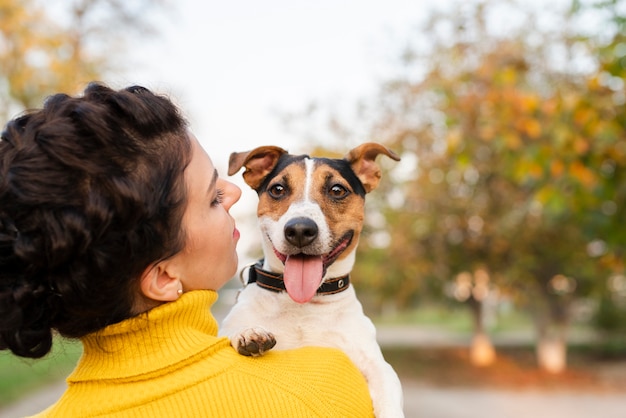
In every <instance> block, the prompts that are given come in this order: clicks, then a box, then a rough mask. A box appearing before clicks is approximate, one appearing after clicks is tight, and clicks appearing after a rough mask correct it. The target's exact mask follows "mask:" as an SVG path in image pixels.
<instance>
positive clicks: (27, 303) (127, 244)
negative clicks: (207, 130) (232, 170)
mask: <svg viewBox="0 0 626 418" xmlns="http://www.w3.org/2000/svg"><path fill="white" fill-rule="evenodd" d="M239 196H240V190H239V189H238V188H237V187H236V186H235V185H233V184H231V183H229V182H227V181H225V180H223V179H221V178H219V176H218V175H217V172H216V170H215V168H214V166H213V164H212V162H211V160H210V158H209V156H208V155H207V154H206V152H205V151H204V150H203V149H202V147H201V146H200V144H199V143H198V141H197V139H196V138H195V137H194V135H193V134H192V133H191V132H190V131H189V130H188V127H187V124H186V122H185V120H184V119H183V117H182V116H181V114H180V112H179V111H178V109H177V108H176V107H175V105H173V104H172V102H171V101H170V100H168V99H167V98H165V97H162V96H159V95H155V94H153V93H152V92H150V91H149V90H147V89H145V88H142V87H130V88H127V89H125V90H120V91H114V90H112V89H110V88H108V87H106V86H103V85H99V84H92V85H90V86H88V87H87V89H86V90H85V92H84V94H83V96H82V97H69V96H67V95H62V94H58V95H55V96H52V97H50V98H49V99H48V100H47V101H46V103H45V105H44V107H43V109H41V110H37V111H31V112H28V113H26V114H25V115H23V116H21V117H18V118H17V119H15V120H12V121H10V122H9V123H8V124H7V126H6V129H5V131H4V132H3V133H2V140H1V141H0V348H2V349H10V350H11V351H12V352H13V353H14V354H16V355H18V356H22V357H32V358H38V357H42V356H44V355H45V354H46V353H48V352H49V350H50V347H51V345H52V342H53V334H54V333H55V332H58V333H59V334H61V335H63V336H65V337H69V338H80V340H81V341H82V343H83V348H84V349H83V356H82V357H81V359H80V361H79V363H78V365H77V367H76V369H75V370H74V371H73V372H72V374H71V375H70V376H69V377H68V379H67V382H68V389H67V391H66V392H65V393H64V394H63V396H62V397H61V398H60V400H59V401H58V402H57V403H55V404H54V405H52V406H51V407H50V408H48V409H47V410H46V411H44V412H42V413H41V414H39V415H38V416H44V417H89V416H107V417H161V416H163V417H165V416H167V417H174V416H177V417H205V416H206V417H209V416H211V417H248V416H250V417H252V416H254V417H264V416H267V417H334V416H336V417H362V416H369V417H371V416H372V407H371V400H370V398H369V395H368V393H367V386H366V384H365V381H364V379H363V377H362V376H361V375H360V373H359V372H358V370H357V369H356V368H355V367H354V366H353V365H352V363H350V362H349V360H348V359H347V357H345V356H344V355H343V353H341V352H338V351H336V350H332V349H323V348H304V349H299V350H293V351H285V352H270V353H268V354H267V355H265V356H263V357H261V358H249V357H243V356H240V355H238V354H237V353H236V352H235V350H234V349H232V347H230V345H229V343H228V341H227V339H226V338H218V337H217V323H216V321H215V319H214V318H213V316H212V315H211V313H210V307H211V305H212V304H213V303H214V302H215V301H216V299H217V293H216V290H217V289H219V288H220V287H221V286H222V285H223V284H224V283H225V282H226V281H228V280H229V279H230V277H232V275H233V274H234V273H235V271H236V268H237V254H236V252H235V250H236V245H237V241H238V239H239V232H238V231H237V229H236V227H235V222H234V220H233V218H232V217H231V216H230V214H229V212H228V211H229V209H230V207H231V206H232V205H233V204H234V203H235V202H237V200H238V199H239Z"/></svg>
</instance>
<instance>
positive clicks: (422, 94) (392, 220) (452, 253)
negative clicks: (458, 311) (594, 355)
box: [332, 0, 626, 372]
mask: <svg viewBox="0 0 626 418" xmlns="http://www.w3.org/2000/svg"><path fill="white" fill-rule="evenodd" d="M622 3H623V2H620V1H617V0H612V1H605V2H602V3H601V4H600V3H598V4H587V5H585V7H583V6H582V5H581V4H579V3H578V2H573V3H572V7H571V8H570V9H569V10H558V9H554V10H551V9H549V8H542V10H541V11H539V12H537V11H536V10H534V9H533V8H532V6H531V5H529V4H527V3H523V2H516V1H513V0H511V1H504V2H503V1H499V2H496V1H478V2H458V3H455V5H454V6H453V7H451V8H450V10H448V11H444V12H435V13H433V14H432V15H431V16H430V18H429V19H428V20H427V23H426V25H425V26H424V27H422V28H421V30H420V31H418V33H417V35H416V37H415V39H413V40H412V42H411V43H410V45H409V47H407V48H406V50H405V51H404V52H403V53H402V54H401V58H402V63H401V68H402V69H401V72H400V73H399V74H398V75H397V76H395V77H393V78H392V79H391V80H389V81H388V82H386V83H384V84H383V86H382V88H381V90H380V94H379V96H378V97H377V98H376V100H374V101H372V102H371V103H370V104H369V105H368V106H365V107H366V109H364V105H361V106H360V112H361V114H362V115H364V117H365V118H366V119H365V120H367V121H368V122H365V123H364V124H368V126H369V128H368V130H369V133H368V134H367V136H369V138H368V139H370V140H371V139H373V140H379V141H382V142H385V143H386V144H388V145H390V146H391V147H392V148H393V149H394V150H396V151H397V152H399V153H400V154H401V155H402V157H403V161H404V162H405V163H404V164H401V165H400V166H399V167H398V168H397V169H394V168H391V169H390V172H389V174H390V176H391V178H392V180H393V182H392V184H388V185H385V183H386V182H383V184H382V186H381V187H383V188H385V187H386V188H387V190H385V191H384V192H383V193H385V192H386V197H387V199H386V200H379V201H372V200H370V201H369V203H368V205H369V213H368V215H367V216H368V219H374V222H371V221H370V222H369V224H368V226H367V230H366V233H365V234H364V240H363V242H362V244H361V245H360V247H359V250H360V255H359V256H358V258H357V260H358V263H357V266H356V272H355V276H357V277H359V280H364V279H366V278H370V280H371V281H370V283H369V285H370V286H371V287H372V288H373V289H375V291H376V294H378V295H381V297H392V298H395V299H396V301H397V302H398V303H399V304H401V305H402V304H408V303H410V302H411V301H413V300H415V298H417V297H419V294H420V292H424V291H427V290H429V289H430V290H435V291H441V292H442V293H447V294H448V295H450V296H453V297H455V298H456V299H457V300H459V301H465V302H467V303H468V306H470V308H471V310H472V312H473V314H474V318H475V324H476V334H477V338H476V339H475V341H478V342H481V343H482V345H483V347H482V348H483V349H485V347H486V349H487V351H488V350H489V348H490V347H489V344H488V343H487V344H486V345H485V335H484V327H483V323H482V317H483V308H484V302H485V301H486V300H487V299H488V298H489V297H490V295H491V294H492V292H493V291H494V290H495V289H498V290H499V292H500V293H501V294H505V295H509V296H510V297H512V298H515V299H516V300H517V301H518V302H520V303H524V304H525V305H526V306H528V307H529V309H530V311H531V312H532V313H533V315H534V317H535V319H536V321H535V323H536V325H537V331H538V332H537V334H538V343H537V353H538V360H539V364H540V366H541V367H542V368H544V369H546V370H550V371H553V372H559V371H561V370H563V369H564V367H565V366H566V334H567V328H568V325H569V322H570V319H571V311H572V303H573V302H574V301H576V300H579V299H580V298H588V297H593V296H597V295H598V294H599V293H602V289H606V288H607V286H606V278H607V277H609V275H610V272H614V273H620V272H623V269H624V266H623V262H622V256H623V252H624V245H625V244H626V231H624V230H623V228H621V229H620V225H619V222H620V220H621V219H624V211H625V210H626V209H625V208H626V205H625V204H624V203H625V202H624V198H625V195H626V178H625V177H624V173H625V171H624V169H625V168H626V130H625V124H624V122H625V118H626V112H625V110H626V109H624V104H625V102H626V100H625V90H624V75H625V74H624V71H625V70H624V69H625V64H626V58H625V56H626V43H625V42H624V33H625V32H624V31H623V30H622V29H623V22H624V19H623V17H622V16H620V15H619V13H618V11H619V10H621V9H620V8H619V7H618V5H621V6H623V4H622ZM598 12H602V13H598ZM590 13H591V14H594V16H596V17H597V16H600V18H601V19H603V20H604V21H606V22H607V23H609V22H612V23H613V24H614V28H613V30H611V29H610V27H609V25H607V26H606V27H605V28H604V30H603V31H602V34H601V36H597V35H598V33H597V29H598V28H597V27H596V28H592V29H595V30H596V33H594V34H588V33H584V32H583V30H582V29H583V28H584V27H585V26H584V24H582V23H584V21H585V18H587V17H588V16H589V14H590ZM539 14H540V15H539ZM542 22H543V24H542ZM620 25H621V26H620ZM332 124H333V126H335V127H337V126H339V128H338V129H336V131H337V132H340V133H341V135H342V136H343V137H345V136H346V134H345V132H346V131H349V129H347V128H346V126H341V124H340V123H338V122H337V120H336V118H333V120H332ZM376 193H377V194H380V193H381V192H380V191H377V192H376ZM380 214H384V216H383V217H381V216H380ZM487 341H488V340H487Z"/></svg>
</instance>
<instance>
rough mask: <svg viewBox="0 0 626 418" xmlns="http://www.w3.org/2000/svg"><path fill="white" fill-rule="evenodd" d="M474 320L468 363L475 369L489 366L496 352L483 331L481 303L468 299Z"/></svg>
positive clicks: (471, 298)
mask: <svg viewBox="0 0 626 418" xmlns="http://www.w3.org/2000/svg"><path fill="white" fill-rule="evenodd" d="M468 303H469V306H470V309H471V311H472V317H473V319H474V337H473V338H472V343H471V345H470V362H471V363H472V365H474V366H477V367H486V366H490V365H492V364H493V363H494V361H495V360H496V350H495V349H494V347H493V344H492V343H491V339H490V338H489V336H488V335H487V333H485V331H484V315H483V313H484V306H483V302H482V301H479V300H476V299H474V298H473V297H470V299H469V300H468Z"/></svg>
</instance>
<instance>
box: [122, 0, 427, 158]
mask: <svg viewBox="0 0 626 418" xmlns="http://www.w3.org/2000/svg"><path fill="white" fill-rule="evenodd" d="M420 4H421V2H420V1H419V0H418V1H416V0H384V1H382V0H316V1H298V0H290V1H286V0H267V1H255V0H242V1H230V2H226V1H219V2H217V1H206V2H205V1H202V2H201V1H197V0H182V1H179V2H177V6H176V7H177V8H178V9H179V13H180V15H179V16H176V15H174V16H172V17H171V19H170V20H171V22H170V23H163V25H161V29H162V30H161V33H160V34H159V36H158V37H157V38H152V39H142V40H140V41H141V43H142V45H138V46H137V47H136V48H132V49H131V53H132V59H133V60H134V61H135V62H137V63H138V64H139V65H138V66H137V68H136V69H134V70H133V71H130V72H129V73H128V74H125V75H124V76H123V77H120V78H119V79H116V80H112V81H114V82H115V83H116V84H126V83H135V82H136V83H140V84H144V85H146V86H147V87H150V88H152V89H155V90H158V91H164V92H168V93H170V94H171V95H172V96H173V97H174V98H176V99H177V100H178V101H179V103H180V104H181V106H182V107H183V109H184V110H185V111H186V112H187V115H188V116H189V118H190V120H191V124H192V128H193V130H194V131H195V133H196V135H197V136H198V137H199V138H200V139H201V141H202V142H203V145H204V146H205V147H206V148H207V150H208V151H209V154H210V155H211V156H212V158H213V159H214V160H215V161H214V162H215V163H216V165H218V168H219V166H220V165H224V166H225V163H226V161H227V159H228V155H229V154H230V152H232V151H242V150H246V149H250V148H253V147H256V146H259V145H264V144H274V145H282V146H284V147H286V148H290V149H293V148H294V147H293V146H292V144H294V143H295V142H294V141H295V140H296V139H297V138H294V137H290V136H289V135H288V134H287V133H286V132H285V130H284V129H283V126H282V124H281V122H280V120H279V118H278V117H277V116H276V114H275V111H277V110H280V111H289V110H293V111H298V110H302V109H303V108H304V107H305V106H306V105H307V104H308V103H309V102H311V101H313V100H321V101H325V102H326V101H331V102H333V103H337V102H342V103H346V105H354V103H355V100H356V98H358V97H361V96H365V95H367V93H368V92H371V91H372V89H373V88H375V87H376V86H377V82H376V81H377V80H378V79H380V78H381V76H382V75H383V74H382V71H384V67H385V66H386V65H389V64H390V62H389V61H390V60H391V59H392V58H393V57H392V56H391V54H390V51H389V47H390V46H392V45H393V39H394V38H397V39H406V37H405V36H404V35H401V34H406V33H408V31H409V29H410V28H411V27H412V25H414V24H415V23H416V22H417V20H418V19H419V18H420V17H422V16H423V7H422V6H420ZM385 61H386V62H385ZM300 148H302V147H300ZM294 150H295V149H294ZM299 150H302V149H299Z"/></svg>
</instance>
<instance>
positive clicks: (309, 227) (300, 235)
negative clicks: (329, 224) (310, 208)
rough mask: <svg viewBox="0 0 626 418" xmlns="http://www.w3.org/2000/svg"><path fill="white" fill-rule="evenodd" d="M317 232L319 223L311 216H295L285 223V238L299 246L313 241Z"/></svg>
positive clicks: (304, 245)
mask: <svg viewBox="0 0 626 418" xmlns="http://www.w3.org/2000/svg"><path fill="white" fill-rule="evenodd" d="M317 233H318V229H317V224H316V223H315V222H313V221H312V220H311V219H309V218H293V219H291V220H290V221H289V222H287V223H286V224H285V239H286V240H287V241H289V242H290V243H291V244H293V245H295V246H296V247H299V248H302V247H306V246H307V245H309V244H310V243H312V242H313V241H314V240H315V238H317Z"/></svg>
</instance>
